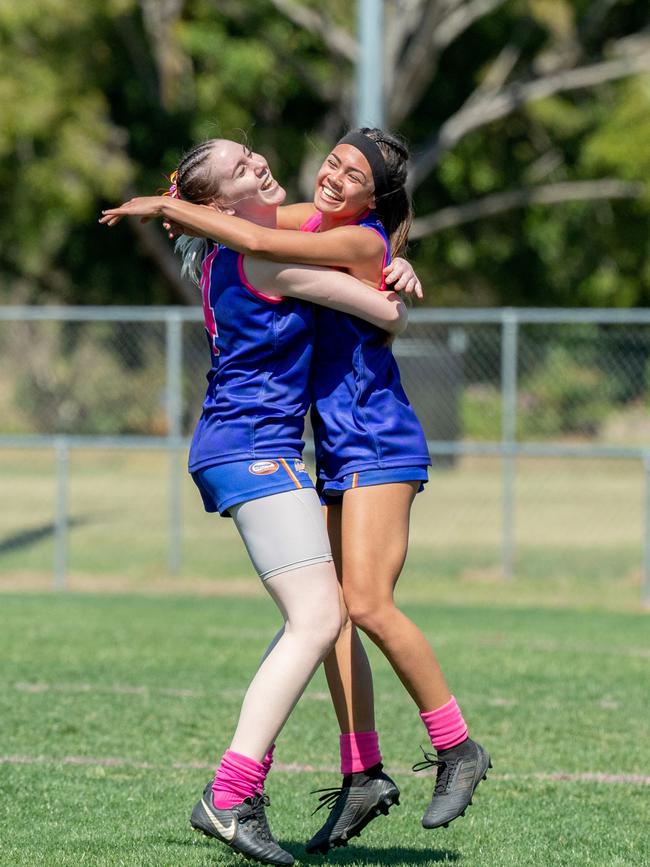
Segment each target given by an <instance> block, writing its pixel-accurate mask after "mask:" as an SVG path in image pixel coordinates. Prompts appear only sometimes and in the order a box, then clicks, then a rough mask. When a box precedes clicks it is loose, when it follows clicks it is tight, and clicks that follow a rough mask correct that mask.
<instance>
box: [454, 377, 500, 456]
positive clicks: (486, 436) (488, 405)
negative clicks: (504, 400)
mask: <svg viewBox="0 0 650 867" xmlns="http://www.w3.org/2000/svg"><path fill="white" fill-rule="evenodd" d="M460 413H461V420H462V421H461V425H462V427H461V430H462V436H463V438H464V439H468V440H486V441H488V442H499V440H500V439H501V414H502V413H501V392H500V391H499V389H498V388H495V387H494V386H491V385H469V386H467V388H464V389H463V391H462V393H461V407H460Z"/></svg>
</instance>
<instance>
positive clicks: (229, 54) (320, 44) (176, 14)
mask: <svg viewBox="0 0 650 867" xmlns="http://www.w3.org/2000/svg"><path fill="white" fill-rule="evenodd" d="M385 7H386V18H387V44H386V50H385V56H386V78H387V104H388V115H389V116H388V120H389V125H390V126H391V127H392V128H394V129H397V130H398V131H400V132H402V133H403V134H405V135H406V137H407V138H408V139H409V140H410V142H411V143H412V146H413V152H414V160H413V172H412V187H413V192H414V196H415V202H416V209H417V212H418V214H419V215H421V216H418V218H417V220H416V222H415V224H414V227H413V233H412V237H413V238H414V239H415V244H414V246H413V248H412V256H413V258H414V261H415V264H416V266H417V268H418V270H419V271H420V272H421V274H422V276H423V277H424V278H425V280H426V283H427V284H428V285H429V287H430V293H429V298H430V301H431V302H432V303H463V304H466V303H473V304H476V303H488V304H493V303H518V304H531V303H533V304H576V303H581V304H621V305H628V304H644V303H647V302H648V300H650V259H649V258H648V253H647V244H646V243H645V238H646V237H647V233H648V227H649V223H650V211H649V207H650V205H649V200H648V196H647V189H648V180H649V178H650V165H649V164H648V157H647V124H648V121H647V117H648V116H650V115H648V108H650V105H649V103H650V85H649V84H648V82H649V81H650V51H648V47H649V42H648V37H647V30H646V31H644V28H647V27H648V24H649V20H650V14H649V12H648V9H647V3H646V2H644V0H573V2H569V0H386V3H385ZM352 23H353V22H352V18H351V16H350V4H349V3H344V2H342V0H331V2H329V3H328V4H326V5H325V6H323V4H322V3H317V2H316V0H301V2H298V0H248V2H247V3H245V4H244V3H240V2H238V0H221V2H220V3H219V4H214V3H213V2H209V0H102V2H99V0H88V2H86V3H84V4H76V5H75V4H72V5H71V4H66V3H64V2H63V0H22V2H21V4H11V6H10V4H8V3H1V2H0V47H1V48H2V52H1V55H0V113H1V116H2V118H3V125H2V129H1V130H0V180H1V182H2V188H3V190H5V216H4V219H3V220H2V221H1V222H0V275H2V281H3V284H4V285H3V287H2V291H3V295H4V297H5V298H6V299H12V300H43V299H47V298H56V299H60V300H63V301H76V300H82V301H85V302H88V301H93V302H96V303H102V302H109V303H110V302H115V301H119V302H127V303H132V302H140V303H144V302H168V301H176V302H181V303H187V302H190V301H192V300H193V299H194V297H195V295H194V292H193V290H192V289H191V288H190V287H188V286H187V285H186V284H184V283H183V282H182V281H181V280H180V278H179V277H178V266H177V263H176V260H175V259H174V258H173V255H172V253H171V250H170V247H169V245H168V243H167V241H166V239H165V237H164V234H163V233H162V232H161V231H160V230H159V228H158V227H156V226H153V225H149V224H147V225H146V226H142V225H140V224H138V223H136V222H135V221H131V222H130V223H129V229H120V231H119V232H118V231H115V232H113V233H111V232H107V231H106V230H105V229H103V228H100V227H98V226H97V225H96V223H95V217H96V215H97V214H98V211H99V208H100V206H101V202H102V201H115V200H117V199H120V198H122V197H123V196H125V195H128V194H129V193H130V192H131V191H134V190H137V191H139V192H150V191H154V190H156V189H158V188H161V187H162V186H164V185H165V183H166V181H165V175H166V174H168V173H169V172H170V171H171V169H172V168H173V166H174V164H175V162H176V161H177V159H178V157H179V155H180V153H181V152H182V150H183V149H185V148H186V147H187V146H188V145H189V144H190V143H191V142H192V141H195V140H197V139H200V138H203V137H206V136H210V135H227V136H233V135H240V134H245V135H249V136H250V137H251V138H252V139H253V140H254V142H255V144H256V146H257V148H258V149H260V150H262V151H263V152H264V153H265V154H266V155H267V156H268V157H269V159H270V161H271V164H272V165H273V166H274V168H275V170H276V173H278V172H280V173H281V177H283V179H285V181H286V179H287V178H294V179H296V180H295V181H294V182H293V183H290V184H288V186H289V188H290V191H291V193H292V194H293V195H295V196H301V197H304V196H307V195H310V193H311V190H310V183H309V181H310V180H311V178H313V175H314V169H315V165H316V164H317V163H318V161H319V160H320V159H321V158H322V155H323V153H324V152H325V151H326V149H327V148H328V147H329V146H331V143H332V142H333V141H334V140H335V139H336V137H337V136H338V135H339V134H340V133H341V132H342V131H343V129H344V128H345V127H346V125H348V124H349V123H350V120H351V104H352V80H353V76H352V74H351V73H352V69H353V64H354V61H355V57H356V51H357V47H356V42H355V39H354V37H353V33H352ZM25 58H28V61H27V62H25ZM16 70H20V76H18V75H16V72H15V71H16ZM238 129H239V130H242V131H243V132H242V133H238V132H237V130H238ZM9 215H10V216H9ZM129 232H131V233H132V235H129V234H128V233H129Z"/></svg>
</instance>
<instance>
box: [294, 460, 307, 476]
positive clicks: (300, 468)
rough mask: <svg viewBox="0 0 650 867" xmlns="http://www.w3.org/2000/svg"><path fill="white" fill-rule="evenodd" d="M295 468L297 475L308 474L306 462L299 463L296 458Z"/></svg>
mask: <svg viewBox="0 0 650 867" xmlns="http://www.w3.org/2000/svg"><path fill="white" fill-rule="evenodd" d="M293 466H294V469H295V471H296V472H297V473H306V472H307V470H306V469H305V462H304V461H299V460H298V458H296V459H295V460H294V462H293Z"/></svg>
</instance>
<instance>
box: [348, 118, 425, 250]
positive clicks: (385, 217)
mask: <svg viewBox="0 0 650 867" xmlns="http://www.w3.org/2000/svg"><path fill="white" fill-rule="evenodd" d="M357 132H360V133H363V135H365V136H367V138H369V139H371V141H374V142H375V143H376V145H377V147H378V148H379V150H380V151H381V153H382V155H383V157H384V160H385V162H386V175H387V181H388V184H387V186H388V192H386V193H384V194H383V195H380V196H378V197H377V200H376V201H377V204H376V206H375V211H376V212H377V216H378V217H379V219H380V220H381V222H382V223H383V226H384V228H385V229H386V233H387V234H388V237H389V238H390V248H391V254H392V256H393V257H395V256H401V255H402V254H403V253H404V252H405V250H406V244H407V242H408V235H409V231H410V228H411V223H412V221H413V206H412V204H411V197H410V195H409V194H408V192H407V191H406V175H407V171H408V160H409V150H408V148H407V146H406V144H405V142H404V141H403V140H402V139H400V138H398V137H397V136H395V135H393V134H392V133H389V132H385V131H384V130H381V129H375V128H370V127H361V129H359V130H357Z"/></svg>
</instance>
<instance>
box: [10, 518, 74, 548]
mask: <svg viewBox="0 0 650 867" xmlns="http://www.w3.org/2000/svg"><path fill="white" fill-rule="evenodd" d="M88 523H90V518H87V517H86V518H69V520H68V522H67V526H68V529H72V528H73V527H83V525H84V524H88ZM55 530H56V525H55V524H43V525H42V526H40V527H32V528H31V529H30V530H22V531H21V532H19V533H14V534H13V535H12V536H6V537H5V538H4V539H0V554H9V553H10V552H11V551H20V550H21V549H22V548H29V547H31V546H32V545H35V544H36V543H37V542H42V541H43V539H49V538H50V536H53V535H54V532H55Z"/></svg>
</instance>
